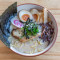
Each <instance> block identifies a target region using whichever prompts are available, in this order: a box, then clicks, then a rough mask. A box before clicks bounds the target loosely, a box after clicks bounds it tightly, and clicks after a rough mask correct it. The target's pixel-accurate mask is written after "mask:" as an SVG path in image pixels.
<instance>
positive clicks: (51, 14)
mask: <svg viewBox="0 0 60 60" xmlns="http://www.w3.org/2000/svg"><path fill="white" fill-rule="evenodd" d="M28 4H30V5H37V6H40V7H42V8H44V7H43V6H41V5H39V4H34V3H24V4H20V5H17V7H19V6H22V5H28ZM48 12H49V13H50V14H51V15H52V17H53V18H54V20H55V23H56V26H57V27H56V28H57V34H56V37H55V40H54V41H53V43H52V44H51V46H50V47H49V48H48V49H47V50H46V51H44V52H43V53H41V54H37V55H32V56H29V55H22V54H19V53H17V52H15V51H13V50H12V49H11V50H12V51H13V52H15V53H17V54H19V55H21V56H25V57H35V56H39V55H42V54H44V53H46V52H47V51H48V50H50V48H52V46H53V45H54V43H55V42H56V39H57V35H58V24H57V22H56V19H55V17H54V16H53V14H52V13H51V12H50V11H49V10H48Z"/></svg>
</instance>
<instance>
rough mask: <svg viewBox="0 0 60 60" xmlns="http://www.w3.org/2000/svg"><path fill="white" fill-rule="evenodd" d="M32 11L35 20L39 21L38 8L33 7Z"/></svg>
mask: <svg viewBox="0 0 60 60" xmlns="http://www.w3.org/2000/svg"><path fill="white" fill-rule="evenodd" d="M30 12H31V14H32V16H33V17H34V20H35V21H36V22H38V21H39V11H38V10H37V9H31V11H30Z"/></svg>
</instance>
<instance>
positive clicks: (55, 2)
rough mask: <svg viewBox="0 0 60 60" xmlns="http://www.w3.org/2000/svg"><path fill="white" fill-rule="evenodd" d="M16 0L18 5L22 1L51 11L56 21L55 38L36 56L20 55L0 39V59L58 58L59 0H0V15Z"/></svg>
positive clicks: (47, 59) (46, 59) (59, 44)
mask: <svg viewBox="0 0 60 60" xmlns="http://www.w3.org/2000/svg"><path fill="white" fill-rule="evenodd" d="M16 1H17V3H18V5H20V4H23V3H35V4H39V5H42V6H44V7H46V8H47V9H48V10H49V11H51V13H52V14H53V15H54V17H55V19H56V21H57V23H58V36H57V40H56V43H55V44H54V46H53V47H52V48H51V49H50V50H49V51H48V52H46V53H44V54H43V55H40V56H36V57H24V56H20V55H18V54H16V53H14V52H13V51H11V50H10V49H9V48H7V47H6V46H5V45H4V44H3V43H2V42H1V40H0V60H60V31H59V30H60V0H0V15H1V14H2V13H3V12H4V10H5V9H6V8H7V7H8V6H9V5H11V4H12V3H14V2H16Z"/></svg>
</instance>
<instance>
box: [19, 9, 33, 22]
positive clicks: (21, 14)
mask: <svg viewBox="0 0 60 60" xmlns="http://www.w3.org/2000/svg"><path fill="white" fill-rule="evenodd" d="M28 18H30V19H33V16H32V14H31V13H30V12H29V11H27V10H21V11H20V12H19V19H20V20H21V21H22V22H26V21H27V19H28Z"/></svg>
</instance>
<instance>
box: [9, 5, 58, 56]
mask: <svg viewBox="0 0 60 60" xmlns="http://www.w3.org/2000/svg"><path fill="white" fill-rule="evenodd" d="M32 8H35V9H38V10H39V11H42V9H43V8H44V7H42V6H39V5H35V4H23V5H19V6H17V12H19V11H20V10H23V9H24V10H30V9H32ZM48 17H49V18H50V19H51V20H52V22H53V26H54V32H55V34H54V39H53V40H52V42H51V43H50V44H49V45H48V47H47V48H46V49H44V50H43V51H41V52H38V53H34V54H26V53H21V52H19V51H17V50H16V49H14V48H13V47H10V49H11V50H13V51H14V52H16V53H18V54H21V55H25V56H35V55H39V54H42V53H44V52H46V51H47V50H49V49H50V48H51V47H52V46H53V44H54V42H55V40H56V37H57V31H58V30H57V24H56V21H55V18H54V17H53V15H52V14H51V13H50V12H49V11H48Z"/></svg>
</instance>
